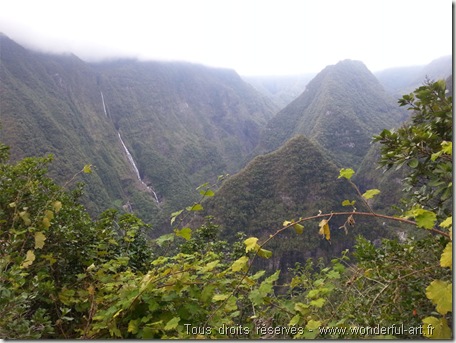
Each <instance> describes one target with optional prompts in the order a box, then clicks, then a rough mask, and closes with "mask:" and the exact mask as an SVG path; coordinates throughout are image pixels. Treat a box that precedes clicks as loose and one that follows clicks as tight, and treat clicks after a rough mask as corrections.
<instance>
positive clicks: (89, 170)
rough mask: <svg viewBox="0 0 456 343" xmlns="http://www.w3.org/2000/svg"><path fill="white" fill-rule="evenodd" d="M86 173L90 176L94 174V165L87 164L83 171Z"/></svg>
mask: <svg viewBox="0 0 456 343" xmlns="http://www.w3.org/2000/svg"><path fill="white" fill-rule="evenodd" d="M82 170H83V171H84V173H86V174H90V173H91V172H92V165H91V164H86V165H85V166H84V169H82Z"/></svg>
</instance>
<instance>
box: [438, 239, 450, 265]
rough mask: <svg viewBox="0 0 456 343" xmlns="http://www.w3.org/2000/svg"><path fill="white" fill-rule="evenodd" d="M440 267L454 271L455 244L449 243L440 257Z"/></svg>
mask: <svg viewBox="0 0 456 343" xmlns="http://www.w3.org/2000/svg"><path fill="white" fill-rule="evenodd" d="M440 266H442V267H448V268H450V269H453V243H452V242H448V244H447V245H446V247H445V249H444V250H443V253H442V256H441V257H440Z"/></svg>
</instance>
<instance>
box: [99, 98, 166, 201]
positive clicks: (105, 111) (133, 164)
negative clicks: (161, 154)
mask: <svg viewBox="0 0 456 343" xmlns="http://www.w3.org/2000/svg"><path fill="white" fill-rule="evenodd" d="M100 94H101V102H102V104H103V111H104V114H105V116H106V117H107V118H108V117H109V116H108V111H107V109H106V104H105V101H104V96H103V92H102V91H100ZM117 135H118V136H119V140H120V143H122V146H123V148H124V150H125V153H126V154H127V158H128V161H129V162H130V164H131V165H132V166H133V169H134V170H135V174H136V177H137V178H138V180H139V182H141V184H142V185H143V186H144V187H145V188H146V190H147V191H149V192H150V193H152V194H153V196H154V199H155V202H156V203H157V204H158V205H160V201H159V200H158V196H157V193H155V191H154V190H153V188H152V187H149V186H148V185H147V184H146V183H145V182H144V181H143V180H142V179H141V175H140V174H139V170H138V167H137V166H136V163H135V160H134V159H133V156H131V154H130V151H128V148H127V146H126V145H125V143H124V141H123V139H122V136H121V135H120V132H119V131H117Z"/></svg>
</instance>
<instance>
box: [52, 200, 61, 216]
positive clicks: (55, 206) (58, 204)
mask: <svg viewBox="0 0 456 343" xmlns="http://www.w3.org/2000/svg"><path fill="white" fill-rule="evenodd" d="M52 206H53V207H54V211H55V213H57V212H59V211H60V209H61V208H62V203H61V202H60V201H58V200H57V201H54V203H53V204H52Z"/></svg>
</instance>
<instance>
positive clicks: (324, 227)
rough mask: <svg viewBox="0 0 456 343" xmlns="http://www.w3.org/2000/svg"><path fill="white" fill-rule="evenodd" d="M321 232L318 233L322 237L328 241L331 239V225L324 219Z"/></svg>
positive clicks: (321, 223)
mask: <svg viewBox="0 0 456 343" xmlns="http://www.w3.org/2000/svg"><path fill="white" fill-rule="evenodd" d="M318 225H319V226H320V231H319V232H318V233H319V234H320V235H322V236H324V237H325V238H326V240H327V241H329V240H330V239H331V231H330V230H329V224H328V221H327V220H326V219H323V220H322V221H321V222H320V224H318Z"/></svg>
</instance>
